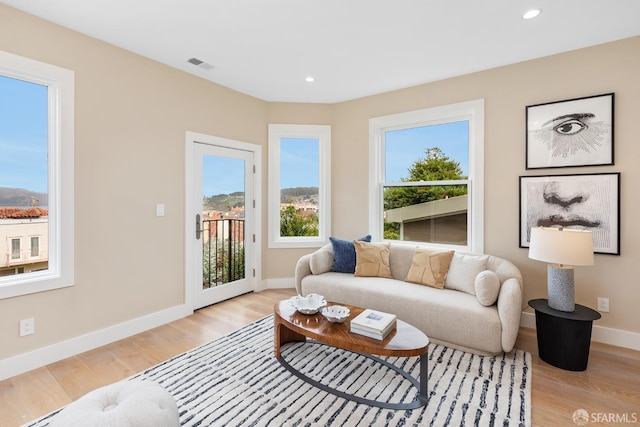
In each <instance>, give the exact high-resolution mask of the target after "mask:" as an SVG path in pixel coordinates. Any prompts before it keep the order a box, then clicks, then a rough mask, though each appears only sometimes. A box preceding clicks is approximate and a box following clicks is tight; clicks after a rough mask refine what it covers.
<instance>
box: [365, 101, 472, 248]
mask: <svg viewBox="0 0 640 427" xmlns="http://www.w3.org/2000/svg"><path fill="white" fill-rule="evenodd" d="M462 120H466V121H468V122H469V176H468V178H467V180H464V181H455V182H456V183H458V182H459V183H465V184H467V185H468V196H467V197H468V201H467V206H468V208H467V245H465V246H462V245H452V244H438V243H429V242H410V241H404V240H403V241H400V242H401V243H407V244H408V243H411V244H418V245H420V246H430V247H435V248H441V249H455V250H459V251H463V252H473V253H484V99H477V100H472V101H466V102H460V103H455V104H449V105H444V106H438V107H431V108H425V109H421V110H415V111H409V112H404V113H398V114H392V115H388V116H381V117H374V118H371V119H370V120H369V182H370V185H369V230H370V234H371V236H372V240H375V241H382V240H384V239H383V237H384V236H383V212H384V200H383V191H384V187H385V186H388V184H399V183H392V182H385V181H384V174H385V145H384V139H385V132H387V131H393V130H399V129H407V128H414V127H422V126H430V125H438V124H446V123H451V122H459V121H462ZM452 182H453V181H422V182H415V183H414V182H412V183H411V184H409V183H402V184H403V185H433V184H437V185H451V183H452Z"/></svg>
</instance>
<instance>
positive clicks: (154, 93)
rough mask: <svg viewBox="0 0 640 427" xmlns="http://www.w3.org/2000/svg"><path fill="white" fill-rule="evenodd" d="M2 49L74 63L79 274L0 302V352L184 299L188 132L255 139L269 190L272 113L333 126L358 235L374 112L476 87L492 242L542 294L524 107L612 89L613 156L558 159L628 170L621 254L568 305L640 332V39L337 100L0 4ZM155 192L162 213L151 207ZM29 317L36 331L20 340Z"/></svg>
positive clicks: (291, 255) (339, 206)
mask: <svg viewBox="0 0 640 427" xmlns="http://www.w3.org/2000/svg"><path fill="white" fill-rule="evenodd" d="M0 49H1V50H5V51H8V52H11V53H15V54H18V55H22V56H26V57H29V58H33V59H37V60H41V61H44V62H48V63H51V64H54V65H59V66H62V67H65V68H68V69H71V70H74V71H75V73H76V139H75V143H76V147H75V155H76V159H75V160H76V166H75V168H76V169H75V173H76V185H75V191H76V193H75V196H76V205H75V217H76V228H75V231H76V241H75V250H76V257H75V266H76V283H75V286H73V287H70V288H66V289H61V290H55V291H50V292H43V293H39V294H33V295H27V296H23V297H16V298H10V299H6V300H0V342H1V343H2V346H0V360H1V359H3V358H6V357H9V356H12V355H17V354H21V353H25V352H28V351H30V350H34V349H37V348H40V347H43V346H46V345H50V344H54V343H58V342H60V341H63V340H66V339H70V338H73V337H77V336H80V335H82V334H87V333H91V332H92V331H96V330H99V329H101V328H105V327H108V326H111V325H114V324H117V323H120V322H124V321H127V320H130V319H134V318H137V317H140V316H144V315H146V314H150V313H154V312H156V311H159V310H162V309H165V308H169V307H173V306H176V305H179V304H182V303H183V300H184V283H183V282H184V279H183V277H184V261H183V255H184V247H183V246H184V242H183V240H184V236H183V234H184V233H183V230H184V227H183V223H184V214H183V210H184V209H183V203H184V173H185V171H184V138H185V131H187V130H189V131H195V132H200V133H205V134H210V135H215V136H220V137H225V138H231V139H236V140H240V141H245V142H250V143H254V144H260V145H262V146H263V147H264V149H263V170H264V171H265V172H264V174H263V176H262V179H263V194H266V188H267V173H266V166H267V163H266V159H267V149H266V141H267V124H268V123H306V124H331V125H332V180H333V188H332V190H333V197H332V205H333V208H332V211H333V220H332V221H333V230H332V231H333V233H332V234H333V235H336V236H340V237H345V238H347V237H359V236H361V235H364V234H367V232H368V226H367V224H368V121H369V118H371V117H376V116H381V115H386V114H392V113H397V112H403V111H410V110H414V109H419V108H426V107H430V106H438V105H443V104H450V103H454V102H460V101H467V100H472V99H478V98H484V99H485V100H486V107H485V108H486V110H485V117H486V136H485V144H486V160H485V161H486V165H485V170H486V188H485V193H486V202H485V231H486V233H485V250H486V252H489V253H492V254H495V255H498V256H504V257H506V258H509V259H511V260H513V261H514V262H515V263H516V264H517V265H518V266H519V267H520V268H521V270H522V272H523V274H524V276H525V298H526V299H530V298H534V297H544V296H545V295H546V289H545V280H546V279H545V271H546V270H545V268H546V267H545V265H544V264H542V263H539V262H535V261H530V260H528V259H527V252H526V250H525V249H519V248H518V176H520V175H523V174H526V173H525V169H524V108H525V106H526V105H530V104H535V103H541V102H547V101H555V100H561V99H566V98H572V97H578V96H586V95H595V94H600V93H605V92H615V93H616V129H615V132H616V134H615V136H616V165H615V166H612V167H598V168H575V169H568V170H566V171H563V172H566V173H584V172H591V171H593V172H606V171H620V172H622V225H621V226H622V230H623V234H622V256H620V257H614V256H604V255H598V256H596V265H595V266H593V267H584V268H578V269H577V270H576V281H577V302H578V303H582V304H585V305H589V306H592V307H593V306H594V305H595V298H596V296H604V297H609V298H610V300H611V313H610V314H605V315H604V317H603V319H602V320H601V321H599V322H598V324H600V325H602V326H608V327H611V328H617V329H622V330H626V331H633V332H640V315H639V314H638V311H637V310H636V306H637V303H638V300H639V299H640V298H639V297H640V290H639V289H638V288H637V286H636V283H635V282H637V280H636V279H635V276H636V274H634V273H635V271H634V269H633V267H634V265H633V263H634V261H636V260H638V259H640V244H639V243H637V242H638V241H640V239H639V238H638V237H639V236H638V234H639V232H638V231H637V228H634V227H633V224H632V222H631V218H632V215H633V213H634V212H635V211H636V210H637V209H638V208H639V207H640V206H639V204H640V202H639V201H638V199H637V197H636V195H635V191H634V187H635V186H637V184H638V183H639V182H640V178H639V174H640V172H638V170H637V168H636V167H635V166H636V165H635V162H636V161H637V159H640V145H639V144H638V143H637V141H636V139H635V134H636V132H635V128H634V125H635V119H636V116H638V115H640V83H639V82H638V80H637V75H638V74H639V73H640V55H638V52H639V51H640V38H633V39H628V40H624V41H620V42H617V43H612V44H607V45H602V46H598V47H594V48H589V49H584V50H580V51H575V52H570V53H567V54H563V55H558V56H554V57H549V58H544V59H540V60H536V61H530V62H526V63H522V64H517V65H513V66H508V67H502V68H498V69H494V70H489V71H486V72H481V73H475V74H471V75H467V76H462V77H459V78H455V79H450V80H446V81H441V82H436V83H432V84H427V85H422V86H418V87H413V88H408V89H404V90H400V91H395V92H391V93H386V94H381V95H377V96H372V97H367V98H363V99H358V100H353V101H349V102H344V103H340V104H336V105H306V104H286V103H266V102H263V101H260V100H257V99H255V98H251V97H249V96H246V95H243V94H240V93H237V92H234V91H232V90H229V89H226V88H223V87H220V86H218V85H215V84H212V83H209V82H206V81H204V80H202V79H199V78H196V77H193V76H191V75H188V74H185V73H183V72H180V71H177V70H174V69H172V68H169V67H166V66H163V65H161V64H158V63H156V62H153V61H150V60H147V59H144V58H142V57H139V56H137V55H134V54H132V53H130V52H127V51H124V50H122V49H119V48H116V47H114V46H110V45H108V44H105V43H102V42H99V41H96V40H94V39H91V38H89V37H86V36H83V35H80V34H78V33H75V32H73V31H69V30H66V29H63V28H61V27H59V26H56V25H54V24H51V23H48V22H45V21H42V20H40V19H38V18H35V17H32V16H29V15H26V14H24V13H22V12H18V11H16V10H14V9H12V8H9V7H7V6H4V5H0ZM529 174H531V175H533V174H534V173H529ZM536 174H537V173H536ZM156 203H164V204H165V205H166V216H164V217H156V216H155V204H156ZM266 207H267V200H266V199H263V211H262V214H263V221H262V227H263V231H264V236H263V242H264V243H263V259H262V267H263V279H279V278H290V277H292V276H293V268H294V265H295V261H296V260H297V258H298V257H299V256H300V255H301V254H303V253H307V252H310V250H300V249H297V250H294V249H289V250H268V249H267V246H266V241H267V240H266V225H267V223H266ZM26 317H35V319H36V334H35V335H32V336H29V337H24V338H20V337H18V321H19V319H22V318H26Z"/></svg>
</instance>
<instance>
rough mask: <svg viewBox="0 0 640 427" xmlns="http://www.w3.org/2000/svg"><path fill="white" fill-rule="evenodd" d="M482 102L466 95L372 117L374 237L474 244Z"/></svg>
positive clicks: (478, 220)
mask: <svg viewBox="0 0 640 427" xmlns="http://www.w3.org/2000/svg"><path fill="white" fill-rule="evenodd" d="M482 110H483V103H482V101H472V102H470V103H462V104H455V105H450V106H444V107H436V108H432V109H426V110H419V111H413V112H409V113H402V114H397V115H393V116H387V117H381V118H376V119H372V120H371V122H370V125H371V126H370V130H371V140H372V147H374V149H375V150H377V151H378V152H379V153H380V155H379V156H374V157H377V158H379V163H376V164H372V165H371V170H372V179H371V182H372V189H371V200H372V201H373V203H374V205H373V206H371V212H372V214H371V218H370V223H371V229H372V233H371V234H372V235H373V236H374V238H378V239H381V240H403V241H411V242H417V243H419V244H424V245H432V246H442V247H449V248H456V249H459V248H462V249H464V250H468V251H476V250H479V251H480V252H481V247H482V240H483V239H482V222H483V221H482V209H481V208H480V207H481V205H482V200H481V197H482V182H483V179H482V159H483V155H482V147H483V137H482V129H483V126H482V121H483V112H482ZM472 189H473V191H471V190H472Z"/></svg>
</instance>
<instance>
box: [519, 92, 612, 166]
mask: <svg viewBox="0 0 640 427" xmlns="http://www.w3.org/2000/svg"><path fill="white" fill-rule="evenodd" d="M613 109H614V94H613V93H608V94H604V95H596V96H589V97H584V98H576V99H569V100H565V101H556V102H549V103H546V104H537V105H529V106H527V107H526V123H527V132H526V141H527V143H526V145H527V147H526V168H527V169H542V168H562V167H577V166H603V165H613Z"/></svg>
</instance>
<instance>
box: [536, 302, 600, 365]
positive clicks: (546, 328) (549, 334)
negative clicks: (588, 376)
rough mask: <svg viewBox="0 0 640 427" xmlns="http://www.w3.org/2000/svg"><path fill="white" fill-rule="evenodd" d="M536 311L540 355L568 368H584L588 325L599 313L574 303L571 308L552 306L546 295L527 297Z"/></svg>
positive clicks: (587, 344) (549, 362)
mask: <svg viewBox="0 0 640 427" xmlns="http://www.w3.org/2000/svg"><path fill="white" fill-rule="evenodd" d="M529 306H530V307H532V308H533V309H534V310H535V311H536V334H537V337H538V354H539V356H540V359H542V360H544V361H545V362H547V363H548V364H550V365H553V366H556V367H558V368H562V369H566V370H568V371H584V370H585V369H587V362H588V361H589V347H590V346H591V327H592V325H593V321H594V320H597V319H599V318H600V317H601V316H600V313H598V312H597V311H595V310H592V309H590V308H589V307H585V306H584V305H580V304H576V309H575V311H573V312H565V311H559V310H555V309H553V308H551V307H549V301H548V300H546V299H534V300H531V301H529Z"/></svg>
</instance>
